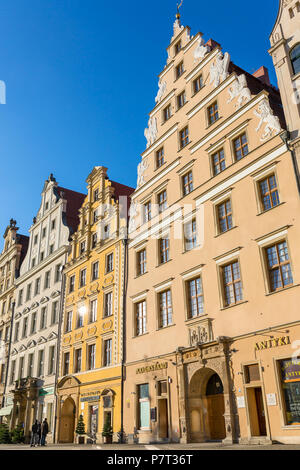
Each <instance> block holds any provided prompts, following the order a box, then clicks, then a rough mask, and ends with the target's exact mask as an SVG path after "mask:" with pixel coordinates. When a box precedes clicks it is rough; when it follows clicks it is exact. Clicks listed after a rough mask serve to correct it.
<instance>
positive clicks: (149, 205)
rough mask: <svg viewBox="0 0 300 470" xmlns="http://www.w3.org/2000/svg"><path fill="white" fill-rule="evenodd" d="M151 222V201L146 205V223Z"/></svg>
mask: <svg viewBox="0 0 300 470" xmlns="http://www.w3.org/2000/svg"><path fill="white" fill-rule="evenodd" d="M149 220H151V201H149V202H147V203H146V204H144V222H145V223H146V222H149Z"/></svg>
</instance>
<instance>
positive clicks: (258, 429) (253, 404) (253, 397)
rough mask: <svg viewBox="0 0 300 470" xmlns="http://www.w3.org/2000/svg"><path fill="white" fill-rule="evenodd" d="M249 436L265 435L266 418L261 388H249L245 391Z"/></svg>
mask: <svg viewBox="0 0 300 470" xmlns="http://www.w3.org/2000/svg"><path fill="white" fill-rule="evenodd" d="M247 396H248V409H249V418H250V428H251V435H252V436H253V437H260V436H266V435H267V427H266V417H265V409H264V402H263V395H262V389H261V387H255V388H254V387H253V388H252V387H251V388H248V391H247Z"/></svg>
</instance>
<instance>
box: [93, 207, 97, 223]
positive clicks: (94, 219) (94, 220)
mask: <svg viewBox="0 0 300 470" xmlns="http://www.w3.org/2000/svg"><path fill="white" fill-rule="evenodd" d="M97 220H98V210H97V209H96V210H95V211H94V213H93V222H94V224H95V223H96V222H97Z"/></svg>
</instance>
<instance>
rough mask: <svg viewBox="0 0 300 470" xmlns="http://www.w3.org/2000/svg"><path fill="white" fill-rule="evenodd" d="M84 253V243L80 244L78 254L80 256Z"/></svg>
mask: <svg viewBox="0 0 300 470" xmlns="http://www.w3.org/2000/svg"><path fill="white" fill-rule="evenodd" d="M84 252H85V241H83V242H81V243H80V254H81V255H82V253H84Z"/></svg>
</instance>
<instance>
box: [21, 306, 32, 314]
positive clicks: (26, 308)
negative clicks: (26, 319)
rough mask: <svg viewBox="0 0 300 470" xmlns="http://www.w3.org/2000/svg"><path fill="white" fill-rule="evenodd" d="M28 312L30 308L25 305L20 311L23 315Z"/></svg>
mask: <svg viewBox="0 0 300 470" xmlns="http://www.w3.org/2000/svg"><path fill="white" fill-rule="evenodd" d="M28 312H30V308H29V307H25V308H24V310H23V312H22V313H23V315H24V314H25V313H28Z"/></svg>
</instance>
